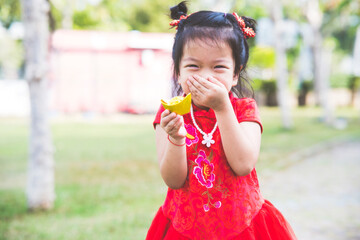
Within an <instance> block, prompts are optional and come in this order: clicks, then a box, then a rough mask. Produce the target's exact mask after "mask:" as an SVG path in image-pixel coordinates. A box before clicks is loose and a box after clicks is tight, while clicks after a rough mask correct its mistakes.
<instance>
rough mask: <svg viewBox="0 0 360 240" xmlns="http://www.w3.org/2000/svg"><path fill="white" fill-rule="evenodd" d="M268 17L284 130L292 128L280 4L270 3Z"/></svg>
mask: <svg viewBox="0 0 360 240" xmlns="http://www.w3.org/2000/svg"><path fill="white" fill-rule="evenodd" d="M269 7H270V15H271V17H272V20H273V22H274V28H275V52H276V79H277V81H276V87H277V100H278V104H279V107H280V111H281V118H282V124H283V127H284V128H285V129H291V128H292V127H293V123H292V119H291V113H290V102H289V96H288V91H287V87H288V84H287V81H288V69H287V60H286V49H285V46H284V44H283V42H282V39H284V29H283V27H282V22H283V17H282V6H281V3H280V2H277V3H276V4H275V3H272V4H271V5H270V6H269Z"/></svg>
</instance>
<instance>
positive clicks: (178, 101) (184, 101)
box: [161, 93, 191, 115]
mask: <svg viewBox="0 0 360 240" xmlns="http://www.w3.org/2000/svg"><path fill="white" fill-rule="evenodd" d="M161 104H162V105H163V107H164V108H165V109H168V110H169V111H170V112H174V113H176V114H179V115H184V114H187V113H189V112H190V108H191V93H189V94H188V95H186V97H181V96H176V97H173V98H172V99H171V100H170V101H169V102H165V101H164V100H162V99H161Z"/></svg>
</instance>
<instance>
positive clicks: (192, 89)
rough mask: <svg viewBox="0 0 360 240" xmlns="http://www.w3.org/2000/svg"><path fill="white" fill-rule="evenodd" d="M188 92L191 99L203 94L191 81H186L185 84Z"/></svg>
mask: <svg viewBox="0 0 360 240" xmlns="http://www.w3.org/2000/svg"><path fill="white" fill-rule="evenodd" d="M186 83H187V85H188V88H189V91H190V92H191V95H192V96H193V97H196V96H199V95H202V94H203V93H202V92H201V91H200V90H199V89H198V88H197V87H196V86H195V85H194V83H193V82H192V81H191V80H188V81H187V82H186Z"/></svg>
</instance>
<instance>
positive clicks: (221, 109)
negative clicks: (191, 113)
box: [213, 99, 233, 114]
mask: <svg viewBox="0 0 360 240" xmlns="http://www.w3.org/2000/svg"><path fill="white" fill-rule="evenodd" d="M232 109H233V108H232V105H231V101H230V99H226V100H225V101H224V102H223V103H221V104H219V105H218V106H216V107H215V108H213V110H214V112H215V113H217V114H221V113H223V112H226V111H229V110H232Z"/></svg>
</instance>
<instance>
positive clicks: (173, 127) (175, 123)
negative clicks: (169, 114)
mask: <svg viewBox="0 0 360 240" xmlns="http://www.w3.org/2000/svg"><path fill="white" fill-rule="evenodd" d="M181 126H182V122H181V117H180V116H179V115H177V116H176V118H174V119H173V120H171V121H170V122H169V124H168V129H169V135H176V134H177V133H178V132H179V129H180V127H181Z"/></svg>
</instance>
